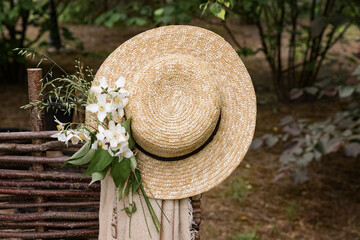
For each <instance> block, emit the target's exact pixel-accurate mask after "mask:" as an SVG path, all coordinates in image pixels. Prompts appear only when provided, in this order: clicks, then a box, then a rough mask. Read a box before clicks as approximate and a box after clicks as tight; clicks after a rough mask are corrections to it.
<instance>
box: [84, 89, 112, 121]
mask: <svg viewBox="0 0 360 240" xmlns="http://www.w3.org/2000/svg"><path fill="white" fill-rule="evenodd" d="M106 97H107V95H106V94H101V95H98V96H97V101H98V102H97V103H93V104H90V105H87V106H86V109H87V110H89V111H90V112H93V113H96V112H97V117H98V119H99V121H100V122H102V121H104V119H105V118H106V115H107V113H108V112H111V103H107V102H106Z"/></svg>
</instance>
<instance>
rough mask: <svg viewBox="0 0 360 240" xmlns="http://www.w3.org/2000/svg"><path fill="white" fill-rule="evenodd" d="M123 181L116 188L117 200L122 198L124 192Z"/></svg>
mask: <svg viewBox="0 0 360 240" xmlns="http://www.w3.org/2000/svg"><path fill="white" fill-rule="evenodd" d="M125 183H126V182H124V183H120V184H119V187H118V189H119V201H120V200H121V199H122V198H123V192H124V187H125Z"/></svg>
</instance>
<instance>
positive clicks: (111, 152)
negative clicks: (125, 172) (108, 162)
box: [108, 148, 114, 157]
mask: <svg viewBox="0 0 360 240" xmlns="http://www.w3.org/2000/svg"><path fill="white" fill-rule="evenodd" d="M108 152H109V154H110V155H111V156H112V157H113V156H114V153H113V151H112V150H111V149H110V148H109V149H108Z"/></svg>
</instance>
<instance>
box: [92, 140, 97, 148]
mask: <svg viewBox="0 0 360 240" xmlns="http://www.w3.org/2000/svg"><path fill="white" fill-rule="evenodd" d="M91 148H92V149H97V148H98V141H95V142H94V143H93V144H91Z"/></svg>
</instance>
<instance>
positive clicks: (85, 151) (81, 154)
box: [61, 142, 90, 167]
mask: <svg viewBox="0 0 360 240" xmlns="http://www.w3.org/2000/svg"><path fill="white" fill-rule="evenodd" d="M89 151H90V143H89V142H87V143H85V144H84V145H83V146H82V147H81V148H80V149H79V150H78V151H77V152H76V153H74V155H72V156H71V157H70V158H69V159H68V160H67V161H66V162H65V163H64V165H62V166H61V167H66V166H68V165H70V162H74V160H78V159H82V158H84V157H85V155H87V154H88V152H89ZM71 164H73V163H71ZM84 164H86V163H84ZM73 165H76V164H73ZM81 165H82V164H81Z"/></svg>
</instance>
